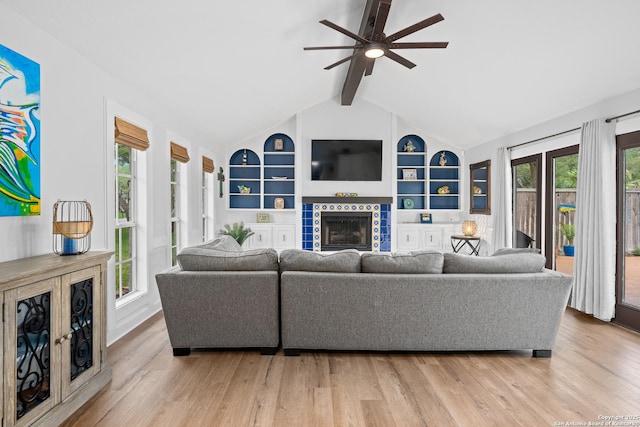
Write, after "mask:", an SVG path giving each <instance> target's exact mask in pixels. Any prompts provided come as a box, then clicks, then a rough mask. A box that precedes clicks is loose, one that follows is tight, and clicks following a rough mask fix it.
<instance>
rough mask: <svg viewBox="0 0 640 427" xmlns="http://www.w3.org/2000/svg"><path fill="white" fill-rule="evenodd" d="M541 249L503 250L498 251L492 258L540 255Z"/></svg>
mask: <svg viewBox="0 0 640 427" xmlns="http://www.w3.org/2000/svg"><path fill="white" fill-rule="evenodd" d="M539 253H540V249H538V248H502V249H498V250H497V251H495V252H494V253H493V255H491V256H501V255H509V254H539Z"/></svg>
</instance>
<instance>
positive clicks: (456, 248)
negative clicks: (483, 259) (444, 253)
mask: <svg viewBox="0 0 640 427" xmlns="http://www.w3.org/2000/svg"><path fill="white" fill-rule="evenodd" d="M465 246H469V248H471V255H475V256H480V253H479V251H480V237H479V236H462V235H456V236H451V247H452V248H453V252H454V253H456V254H457V253H458V252H460V250H461V249H462V248H464V247H465Z"/></svg>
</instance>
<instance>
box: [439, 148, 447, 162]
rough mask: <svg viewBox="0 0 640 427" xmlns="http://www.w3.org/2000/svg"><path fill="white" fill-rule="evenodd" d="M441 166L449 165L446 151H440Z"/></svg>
mask: <svg viewBox="0 0 640 427" xmlns="http://www.w3.org/2000/svg"><path fill="white" fill-rule="evenodd" d="M439 163H440V166H447V158H446V157H445V153H444V151H443V152H442V153H440V162H439Z"/></svg>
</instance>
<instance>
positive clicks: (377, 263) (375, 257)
mask: <svg viewBox="0 0 640 427" xmlns="http://www.w3.org/2000/svg"><path fill="white" fill-rule="evenodd" d="M361 259H362V272H363V273H388V274H394V273H400V274H440V273H442V266H443V264H444V255H442V253H441V252H435V251H423V252H411V253H397V254H382V253H363V254H362V257H361Z"/></svg>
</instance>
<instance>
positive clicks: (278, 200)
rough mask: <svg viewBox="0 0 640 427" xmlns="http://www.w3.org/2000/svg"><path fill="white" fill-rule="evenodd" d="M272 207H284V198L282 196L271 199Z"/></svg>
mask: <svg viewBox="0 0 640 427" xmlns="http://www.w3.org/2000/svg"><path fill="white" fill-rule="evenodd" d="M273 207H274V208H275V209H284V199H283V198H282V197H276V198H275V199H273Z"/></svg>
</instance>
